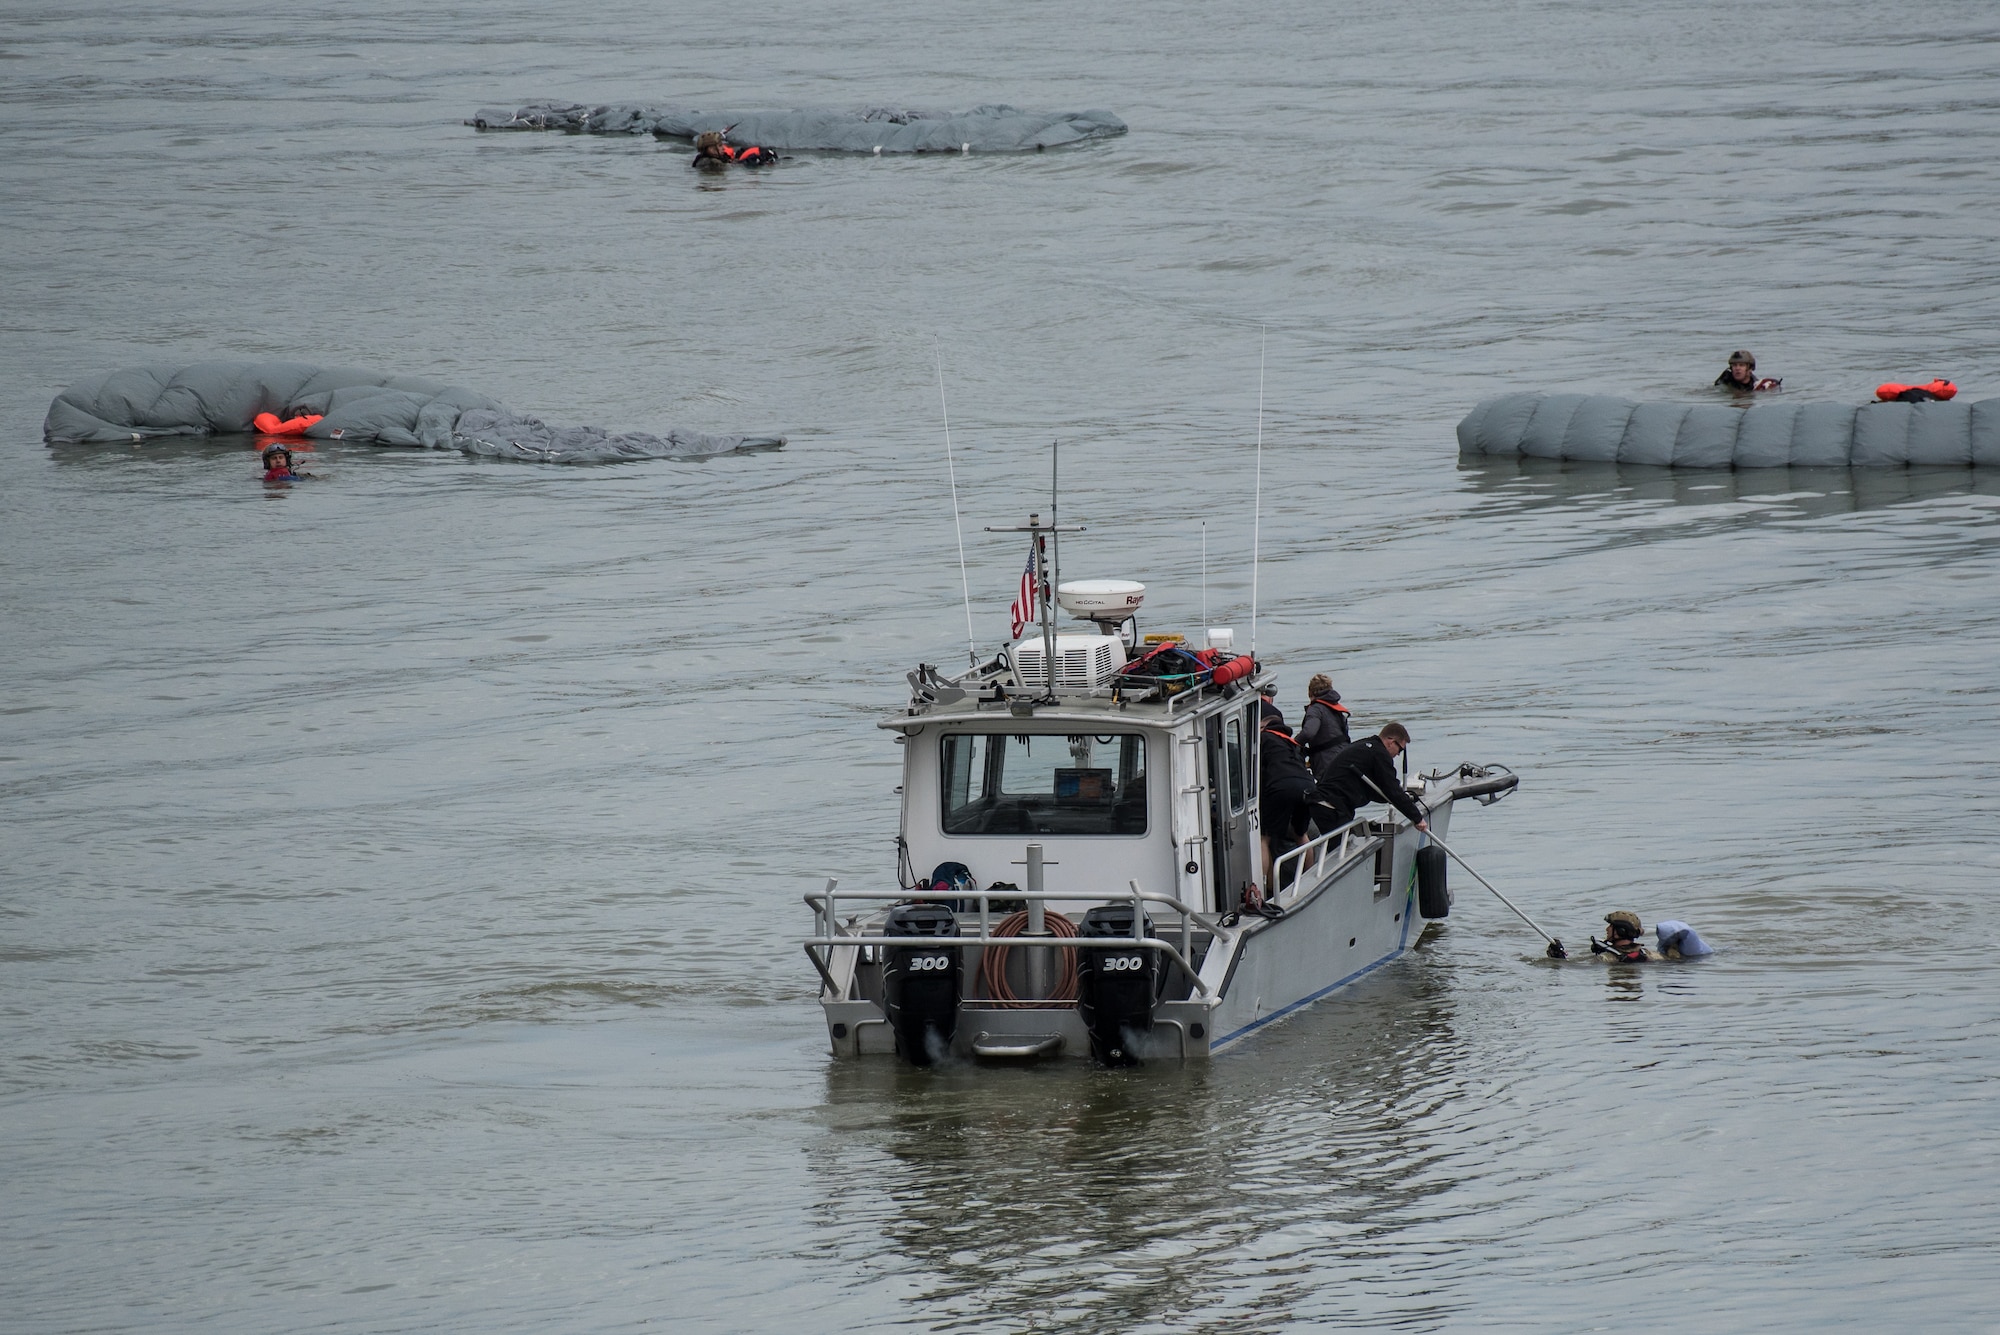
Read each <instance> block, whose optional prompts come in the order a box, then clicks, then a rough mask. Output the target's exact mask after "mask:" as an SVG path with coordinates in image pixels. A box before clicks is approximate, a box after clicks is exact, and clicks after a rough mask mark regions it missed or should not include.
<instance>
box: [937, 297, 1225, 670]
mask: <svg viewBox="0 0 2000 1335" xmlns="http://www.w3.org/2000/svg"><path fill="white" fill-rule="evenodd" d="M931 349H932V351H934V352H935V353H936V354H937V372H938V411H939V412H940V413H942V414H944V468H945V475H946V476H947V477H949V478H950V479H951V531H952V532H953V533H955V534H957V535H958V588H959V592H961V593H962V594H964V595H965V657H966V662H967V664H968V665H969V666H972V667H978V666H979V649H978V647H977V646H976V645H975V644H974V642H973V638H972V583H971V581H970V580H968V579H967V578H966V577H965V526H964V525H963V524H961V523H959V520H958V465H957V464H954V463H953V462H952V460H951V408H950V407H949V406H947V405H946V403H945V401H944V345H943V344H941V343H939V342H938V340H937V336H936V335H932V337H931ZM1260 392H1261V391H1260ZM1259 402H1260V403H1261V402H1262V400H1261V399H1260V400H1259Z"/></svg>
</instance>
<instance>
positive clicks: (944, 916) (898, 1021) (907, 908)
mask: <svg viewBox="0 0 2000 1335" xmlns="http://www.w3.org/2000/svg"><path fill="white" fill-rule="evenodd" d="M882 935H884V936H917V937H926V938H929V939H930V941H932V942H936V944H925V945H910V946H889V947H885V949H887V951H888V958H887V959H886V960H885V961H883V965H882V999H883V1002H884V1009H886V1010H887V1011H888V1012H889V1027H890V1029H892V1030H893V1031H894V1032H895V1035H896V1051H898V1052H900V1053H902V1054H903V1057H904V1059H905V1060H908V1061H911V1062H914V1063H916V1064H917V1065H918V1066H929V1065H930V1064H931V1063H932V1062H933V1061H935V1060H936V1059H937V1057H938V1055H939V1054H941V1053H944V1052H947V1051H949V1050H950V1049H951V1036H952V1034H953V1033H954V1032H956V1031H957V1029H958V983H959V974H960V972H961V965H960V961H959V952H958V947H957V946H948V945H945V944H943V942H944V940H945V939H947V938H951V937H956V936H957V935H958V919H957V917H956V916H954V915H953V913H952V911H951V910H950V909H949V908H948V907H946V906H945V905H943V904H898V905H896V907H894V908H892V909H890V910H889V920H888V921H887V922H886V923H884V924H883V926H882Z"/></svg>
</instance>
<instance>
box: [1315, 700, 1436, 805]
mask: <svg viewBox="0 0 2000 1335" xmlns="http://www.w3.org/2000/svg"><path fill="white" fill-rule="evenodd" d="M1409 746H1410V733H1409V730H1408V729H1407V728H1405V727H1404V726H1403V725H1402V724H1400V723H1385V724H1383V725H1382V731H1381V732H1379V733H1377V734H1376V735H1375V736H1373V737H1363V738H1362V739H1361V740H1360V741H1358V742H1351V743H1349V744H1348V745H1346V746H1344V747H1342V748H1341V749H1340V750H1339V751H1337V752H1335V753H1334V757H1333V760H1332V761H1331V762H1330V763H1329V764H1328V765H1327V768H1326V773H1325V774H1324V775H1323V776H1322V777H1321V778H1320V781H1319V791H1318V793H1317V794H1316V795H1315V797H1314V802H1315V806H1314V808H1313V819H1314V821H1315V823H1317V824H1318V826H1319V828H1320V829H1321V830H1322V831H1326V830H1337V829H1339V828H1340V827H1341V826H1343V825H1345V824H1347V822H1349V821H1351V820H1353V819H1354V812H1355V809H1356V808H1358V807H1365V806H1367V805H1368V804H1369V803H1370V802H1388V803H1390V804H1392V805H1393V806H1394V807H1395V808H1396V810H1398V811H1400V812H1402V813H1403V814H1404V815H1405V816H1408V817H1409V818H1410V823H1411V824H1413V825H1415V826H1416V827H1417V828H1418V829H1419V830H1426V831H1427V830H1429V829H1430V828H1431V827H1430V822H1429V820H1428V816H1429V813H1428V812H1426V811H1425V810H1424V809H1423V807H1422V806H1421V805H1420V804H1419V803H1418V802H1417V800H1416V799H1415V798H1413V797H1411V796H1410V795H1409V794H1408V793H1406V792H1404V791H1403V781H1402V780H1401V779H1399V778H1397V777H1396V757H1397V756H1400V755H1402V754H1403V752H1404V751H1406V750H1408V749H1409Z"/></svg>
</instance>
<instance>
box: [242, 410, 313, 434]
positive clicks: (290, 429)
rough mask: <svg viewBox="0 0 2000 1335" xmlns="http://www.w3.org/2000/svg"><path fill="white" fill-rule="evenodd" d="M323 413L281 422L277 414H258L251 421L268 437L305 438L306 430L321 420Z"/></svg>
mask: <svg viewBox="0 0 2000 1335" xmlns="http://www.w3.org/2000/svg"><path fill="white" fill-rule="evenodd" d="M322 416H323V414H321V413H312V414H309V415H306V416H301V417H291V418H286V419H284V420H282V421H281V420H279V418H278V415H277V414H276V413H258V414H257V415H256V416H255V417H253V418H251V419H250V425H251V426H254V427H256V428H257V430H258V431H260V432H262V433H263V434H264V435H267V436H303V435H304V434H305V433H306V428H307V427H309V426H311V425H312V424H313V423H314V422H317V421H319V420H320V418H321V417H322Z"/></svg>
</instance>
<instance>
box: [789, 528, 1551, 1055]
mask: <svg viewBox="0 0 2000 1335" xmlns="http://www.w3.org/2000/svg"><path fill="white" fill-rule="evenodd" d="M1025 531H1028V532H1031V533H1035V534H1036V535H1037V538H1038V539H1039V535H1040V534H1042V533H1046V532H1050V531H1053V529H1052V528H1050V527H1044V526H1042V525H1040V524H1039V523H1038V521H1037V520H1036V519H1034V518H1031V519H1030V521H1029V525H1028V528H1027V529H1026V530H1025ZM1040 587H1044V588H1045V587H1047V585H1046V584H1045V583H1044V584H1042V585H1040ZM1057 595H1058V600H1059V601H1060V602H1061V603H1062V605H1063V606H1064V607H1065V609H1066V610H1069V611H1071V612H1072V613H1073V614H1075V615H1078V616H1079V617H1081V618H1083V619H1085V620H1088V621H1091V622H1093V623H1094V624H1093V625H1092V626H1091V629H1090V633H1087V634H1068V633H1065V634H1061V635H1057V634H1056V633H1055V632H1054V629H1053V626H1052V612H1051V611H1049V610H1048V609H1046V606H1044V611H1043V617H1042V626H1041V630H1040V633H1039V635H1035V636H1029V637H1027V638H1024V639H1022V640H1020V641H1019V642H1017V643H1015V644H1012V645H1011V646H1009V648H1008V649H1007V650H1005V651H1004V652H1002V653H1001V654H1000V655H998V656H997V657H996V658H994V659H993V660H992V661H991V662H987V663H983V664H980V665H978V666H976V667H973V668H971V669H969V670H968V671H966V672H964V673H961V674H959V675H957V676H946V675H944V674H943V673H941V672H940V671H939V670H938V669H936V668H934V667H931V666H929V665H927V664H919V665H918V667H917V669H916V670H915V671H913V672H911V673H910V674H909V681H910V699H909V702H908V704H907V705H906V707H905V708H904V710H903V711H902V712H901V713H900V714H897V715H895V716H894V717H892V718H889V719H886V720H884V721H883V722H882V723H881V724H880V725H879V726H881V727H882V728H884V729H887V730H889V731H891V732H893V733H895V734H896V738H895V740H896V742H897V744H898V745H900V746H902V748H903V784H902V789H901V792H902V818H901V831H900V836H899V838H898V841H897V845H898V849H899V853H900V857H899V874H898V877H897V880H898V884H896V885H894V886H889V887H886V888H883V887H869V888H862V889H842V888H841V887H840V886H839V884H838V882H837V881H834V880H828V881H827V883H826V886H825V888H824V889H822V890H819V891H815V892H813V893H810V894H808V895H807V896H806V902H807V903H808V904H809V905H810V906H811V907H812V909H813V911H814V915H815V923H816V930H815V932H814V935H813V936H812V937H811V938H810V939H808V940H807V941H806V942H805V949H806V954H807V956H808V957H809V958H810V959H811V960H812V962H813V965H814V967H815V968H816V969H817V971H818V972H819V975H820V980H821V983H822V988H821V992H820V1005H821V1008H822V1009H823V1010H824V1012H825V1015H826V1024H827V1034H828V1037H829V1039H830V1040H831V1043H832V1048H833V1052H834V1055H835V1056H837V1057H861V1056H865V1055H870V1054H889V1053H899V1054H900V1055H901V1056H902V1057H903V1058H904V1059H906V1060H909V1061H912V1062H916V1063H918V1064H923V1065H928V1064H931V1063H933V1062H935V1061H939V1060H945V1059H950V1058H959V1059H984V1060H990V1061H1004V1060H1020V1059H1029V1058H1040V1057H1072V1058H1086V1059H1095V1060H1097V1061H1100V1062H1106V1063H1110V1064H1118V1065H1122V1064H1129V1063H1133V1062H1138V1061H1144V1060H1151V1059H1169V1060H1175V1059H1178V1060H1199V1059H1204V1058H1207V1057H1209V1056H1211V1055H1213V1054H1216V1053H1219V1052H1222V1051H1225V1050H1227V1049H1229V1048H1231V1047H1233V1046H1235V1045H1238V1044H1240V1043H1242V1042H1243V1041H1244V1040H1246V1039H1248V1038H1249V1037H1250V1036H1252V1035H1253V1034H1255V1033H1257V1032H1258V1031H1259V1030H1260V1029H1262V1028H1264V1027H1265V1026H1267V1025H1270V1024H1273V1023H1275V1022H1276V1021H1279V1020H1281V1019H1283V1018H1284V1017H1286V1016H1288V1015H1290V1014H1292V1013H1293V1012H1295V1011H1297V1010H1299V1009H1300V1008H1302V1007H1305V1006H1309V1005H1311V1004H1312V1003H1314V1002H1315V1001H1318V1000H1320V999H1321V998H1323V997H1326V996H1328V995H1329V994H1331V993H1334V992H1336V991H1338V990H1340V989H1341V988H1343V987H1345V986H1347V985H1348V984H1350V983H1352V982H1354V981H1355V980H1356V979H1359V978H1362V977H1364V976H1366V975H1367V974H1369V973H1371V972H1372V971H1374V970H1376V969H1379V968H1381V967H1382V966H1383V965H1384V964H1387V963H1389V962H1390V961H1391V960H1394V959H1396V958H1397V957H1398V956H1399V955H1401V954H1402V953H1403V952H1404V951H1406V950H1408V949H1409V948H1410V946H1411V945H1412V944H1413V943H1414V942H1415V941H1416V940H1417V939H1418V937H1419V935H1420V933H1421V932H1422V930H1423V926H1424V923H1425V921H1426V920H1428V919H1435V918H1441V917H1443V916H1445V915H1446V914H1448V913H1449V912H1450V904H1451V895H1450V891H1449V889H1448V888H1447V886H1446V883H1445V874H1444V856H1443V852H1442V851H1441V850H1440V849H1439V848H1438V847H1437V845H1436V844H1435V843H1434V842H1432V841H1431V840H1430V839H1429V838H1428V837H1427V836H1426V835H1425V834H1424V832H1422V831H1419V830H1418V829H1416V828H1415V826H1414V825H1413V824H1411V823H1410V822H1409V821H1408V820H1406V819H1404V818H1403V817H1402V816H1400V815H1399V814H1398V813H1397V812H1396V811H1395V809H1394V808H1393V807H1389V808H1372V809H1371V810H1379V811H1385V812H1386V815H1383V816H1372V815H1364V816H1361V817H1359V818H1357V819H1355V820H1353V821H1351V822H1349V823H1348V824H1346V825H1343V826H1341V827H1340V828H1338V829H1332V830H1327V831H1324V832H1321V833H1319V834H1318V835H1317V836H1316V837H1314V838H1312V839H1311V840H1309V841H1308V842H1306V843H1304V844H1302V845H1301V846H1299V847H1298V848H1296V849H1293V850H1291V851H1289V852H1286V853H1285V854H1283V855H1282V856H1281V857H1279V858H1278V859H1277V860H1276V863H1275V865H1274V867H1273V868H1272V872H1271V875H1270V876H1269V878H1268V879H1269V881H1270V883H1271V884H1270V885H1268V886H1267V885H1266V884H1265V881H1266V875H1265V869H1264V866H1263V853H1262V844H1261V831H1260V829H1259V815H1258V801H1257V781H1258V771H1259V754H1258V745H1259V738H1260V735H1261V734H1260V723H1261V719H1262V715H1261V702H1260V700H1259V696H1258V691H1259V688H1261V687H1264V686H1266V685H1268V684H1270V683H1271V682H1272V681H1273V677H1272V675H1271V674H1270V673H1269V672H1268V671H1267V670H1266V669H1265V668H1264V667H1263V665H1262V664H1259V663H1256V662H1254V661H1253V660H1252V659H1251V658H1250V657H1249V656H1248V655H1236V654H1234V653H1233V652H1231V650H1232V647H1233V646H1232V640H1233V637H1232V636H1230V634H1229V633H1228V632H1226V631H1212V632H1209V633H1208V635H1207V638H1208V639H1210V640H1211V641H1212V643H1211V644H1209V645H1208V646H1206V647H1204V648H1202V649H1196V648H1194V647H1193V646H1190V645H1188V644H1186V642H1185V641H1184V640H1182V639H1181V637H1178V636H1146V637H1143V638H1142V637H1140V636H1139V635H1138V633H1137V630H1136V615H1137V613H1138V611H1139V609H1140V607H1141V606H1142V604H1143V600H1144V588H1143V586H1141V585H1138V584H1135V583H1130V582H1127V581H1109V580H1106V581H1083V582H1079V583H1076V584H1065V585H1062V586H1060V588H1059V589H1058V590H1057ZM1043 601H1044V604H1045V603H1046V600H1043ZM1162 645H1165V646H1166V647H1164V648H1162V647H1161V646H1162ZM1147 655H1151V656H1150V658H1149V657H1147ZM1051 661H1053V662H1054V663H1055V665H1056V669H1055V673H1054V680H1053V682H1051V680H1050V674H1049V671H1048V664H1049V663H1050V662H1051ZM1166 669H1171V670H1166ZM1516 782H1517V780H1516V778H1515V776H1514V775H1513V774H1512V773H1511V772H1509V771H1507V770H1506V769H1505V767H1503V766H1483V765H1473V764H1462V765H1459V766H1458V767H1456V768H1455V769H1450V770H1438V771H1434V772H1432V773H1429V774H1424V775H1422V776H1420V777H1418V778H1416V779H1414V780H1406V784H1405V786H1406V788H1407V789H1408V791H1409V792H1411V793H1412V794H1413V795H1414V796H1416V798H1417V800H1418V801H1419V802H1421V803H1422V804H1423V806H1424V807H1426V808H1428V812H1429V820H1428V824H1429V825H1430V826H1431V828H1432V830H1433V831H1434V832H1435V833H1436V834H1437V836H1438V837H1439V838H1441V839H1442V838H1445V837H1447V836H1448V834H1449V829H1450V822H1451V817H1452V812H1453V810H1454V809H1455V808H1456V806H1457V804H1458V803H1459V802H1461V801H1464V800H1466V799H1474V800H1477V801H1479V802H1480V803H1482V804H1485V803H1491V802H1495V801H1498V800H1499V799H1500V798H1501V797H1503V796H1505V795H1506V794H1507V793H1508V792H1510V791H1512V789H1513V788H1514V786H1515V784H1516ZM933 868H935V869H937V872H939V873H943V875H942V877H939V876H937V875H935V874H933V873H932V871H931V869H933Z"/></svg>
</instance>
